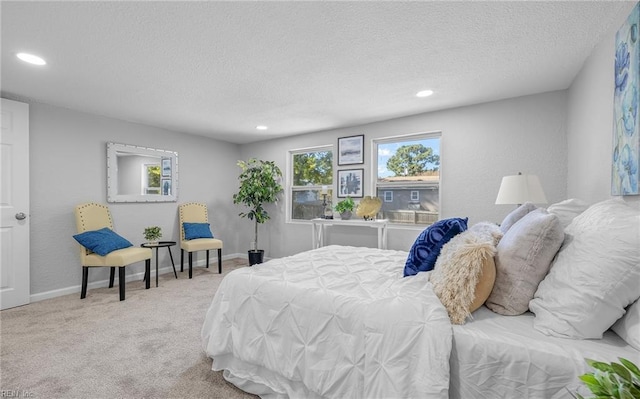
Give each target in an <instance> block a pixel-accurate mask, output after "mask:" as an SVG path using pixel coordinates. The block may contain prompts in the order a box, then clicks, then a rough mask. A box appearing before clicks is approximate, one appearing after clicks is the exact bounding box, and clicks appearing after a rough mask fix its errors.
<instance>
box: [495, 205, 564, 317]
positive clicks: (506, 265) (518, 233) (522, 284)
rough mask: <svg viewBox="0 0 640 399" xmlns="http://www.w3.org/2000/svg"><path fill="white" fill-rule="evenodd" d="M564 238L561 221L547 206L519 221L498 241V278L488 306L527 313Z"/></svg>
mask: <svg viewBox="0 0 640 399" xmlns="http://www.w3.org/2000/svg"><path fill="white" fill-rule="evenodd" d="M563 241H564V232H563V228H562V224H561V223H560V220H559V219H558V217H557V216H556V215H553V214H550V213H547V211H545V210H544V209H536V210H534V211H532V212H529V213H527V214H526V215H525V216H524V217H522V219H520V220H518V221H517V222H516V223H515V224H514V225H513V226H511V228H510V229H509V230H508V231H507V232H506V233H505V235H504V237H502V240H500V243H499V244H498V247H497V250H498V252H497V254H496V256H495V261H496V281H495V284H494V285H493V290H492V291H491V295H489V298H488V299H487V302H486V306H487V307H488V308H489V309H491V310H493V311H494V312H496V313H500V314H503V315H508V316H514V315H519V314H522V313H524V312H526V311H527V310H528V309H529V301H530V300H531V299H533V295H534V294H535V292H536V290H537V289H538V284H540V282H541V281H542V279H544V277H545V276H546V274H547V272H548V271H549V267H550V265H551V261H552V260H553V258H554V256H555V255H556V253H557V252H558V250H559V249H560V246H561V245H562V242H563Z"/></svg>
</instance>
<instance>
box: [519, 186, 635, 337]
mask: <svg viewBox="0 0 640 399" xmlns="http://www.w3.org/2000/svg"><path fill="white" fill-rule="evenodd" d="M565 234H566V235H567V237H566V238H565V242H564V244H563V245H562V248H561V249H560V251H559V252H558V255H557V257H556V260H555V261H554V263H553V264H552V266H551V270H550V271H549V274H548V275H547V277H545V279H544V280H543V281H542V282H541V283H540V285H539V286H538V291H536V293H535V295H534V298H533V299H532V300H531V302H529V309H530V310H531V311H532V312H533V313H535V314H536V317H535V319H534V321H533V325H534V327H535V328H536V329H537V330H539V331H541V332H542V333H544V334H547V335H553V336H558V337H568V338H578V339H583V338H602V334H603V333H604V332H605V331H606V330H607V329H608V328H609V327H611V325H613V323H614V322H615V321H616V320H618V319H619V318H620V317H621V316H622V314H623V313H624V308H625V307H627V306H628V305H629V304H631V303H632V302H633V301H635V300H636V299H638V297H640V211H639V210H636V209H633V208H631V207H630V206H628V205H627V204H626V203H625V202H624V201H622V199H619V198H618V199H613V200H607V201H603V202H599V203H597V204H594V205H592V206H591V207H589V209H587V210H586V211H584V212H583V213H582V214H581V215H579V216H577V217H576V218H575V219H573V222H571V224H570V225H569V226H568V227H567V228H566V229H565Z"/></svg>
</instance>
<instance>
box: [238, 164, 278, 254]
mask: <svg viewBox="0 0 640 399" xmlns="http://www.w3.org/2000/svg"><path fill="white" fill-rule="evenodd" d="M238 166H239V167H240V169H242V172H241V173H240V176H238V180H239V181H240V188H239V189H238V192H237V193H236V194H234V195H233V203H234V204H242V205H245V206H246V207H248V208H249V211H248V212H241V213H240V214H239V216H241V217H247V218H249V219H250V220H253V221H255V236H254V237H255V238H254V241H253V243H252V245H251V249H250V250H249V265H255V264H257V263H262V260H263V257H264V250H263V249H259V248H258V224H260V223H265V222H266V221H267V220H269V213H268V212H267V211H266V210H265V209H264V205H265V204H270V203H275V202H277V201H278V194H279V193H280V192H282V186H281V185H280V183H279V178H280V177H282V171H281V170H280V168H278V166H276V164H275V162H273V161H263V160H258V159H255V158H251V159H249V160H248V161H247V162H244V161H238Z"/></svg>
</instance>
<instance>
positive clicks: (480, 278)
mask: <svg viewBox="0 0 640 399" xmlns="http://www.w3.org/2000/svg"><path fill="white" fill-rule="evenodd" d="M501 237H502V231H500V228H499V227H498V226H497V225H495V224H493V223H488V222H482V223H478V224H476V225H474V226H472V227H471V228H470V229H469V230H467V231H465V232H463V233H461V234H459V235H457V236H455V237H453V238H452V239H451V241H449V242H448V243H447V244H446V245H445V246H444V247H442V251H441V253H440V256H439V257H438V261H437V262H436V266H435V269H434V270H433V273H431V276H430V281H431V284H433V290H434V292H435V293H436V295H437V296H438V298H440V302H442V304H443V305H444V307H445V308H446V309H447V312H448V313H449V318H450V319H451V323H453V324H463V323H464V321H465V319H466V318H467V316H469V315H470V314H471V312H473V311H474V310H476V309H478V308H479V307H480V306H481V305H482V304H483V303H484V301H485V300H486V299H487V297H488V296H489V293H490V292H491V288H492V287H493V281H494V279H495V275H496V274H495V265H494V263H493V256H494V254H495V253H496V244H497V243H498V241H500V238H501Z"/></svg>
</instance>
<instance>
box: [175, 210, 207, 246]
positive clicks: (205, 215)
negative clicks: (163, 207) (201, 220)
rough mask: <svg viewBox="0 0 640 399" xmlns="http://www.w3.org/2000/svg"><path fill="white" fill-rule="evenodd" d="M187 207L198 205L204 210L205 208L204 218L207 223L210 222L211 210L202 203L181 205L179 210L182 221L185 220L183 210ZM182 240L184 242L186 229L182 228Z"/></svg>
mask: <svg viewBox="0 0 640 399" xmlns="http://www.w3.org/2000/svg"><path fill="white" fill-rule="evenodd" d="M187 205H198V206H200V207H202V208H204V217H205V218H206V219H207V221H209V209H208V208H207V206H206V205H205V204H202V203H200V202H187V203H184V204H181V205H180V206H178V209H180V220H183V219H184V218H183V216H184V215H183V209H184V207H186V206H187ZM180 238H181V240H184V227H183V226H180Z"/></svg>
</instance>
